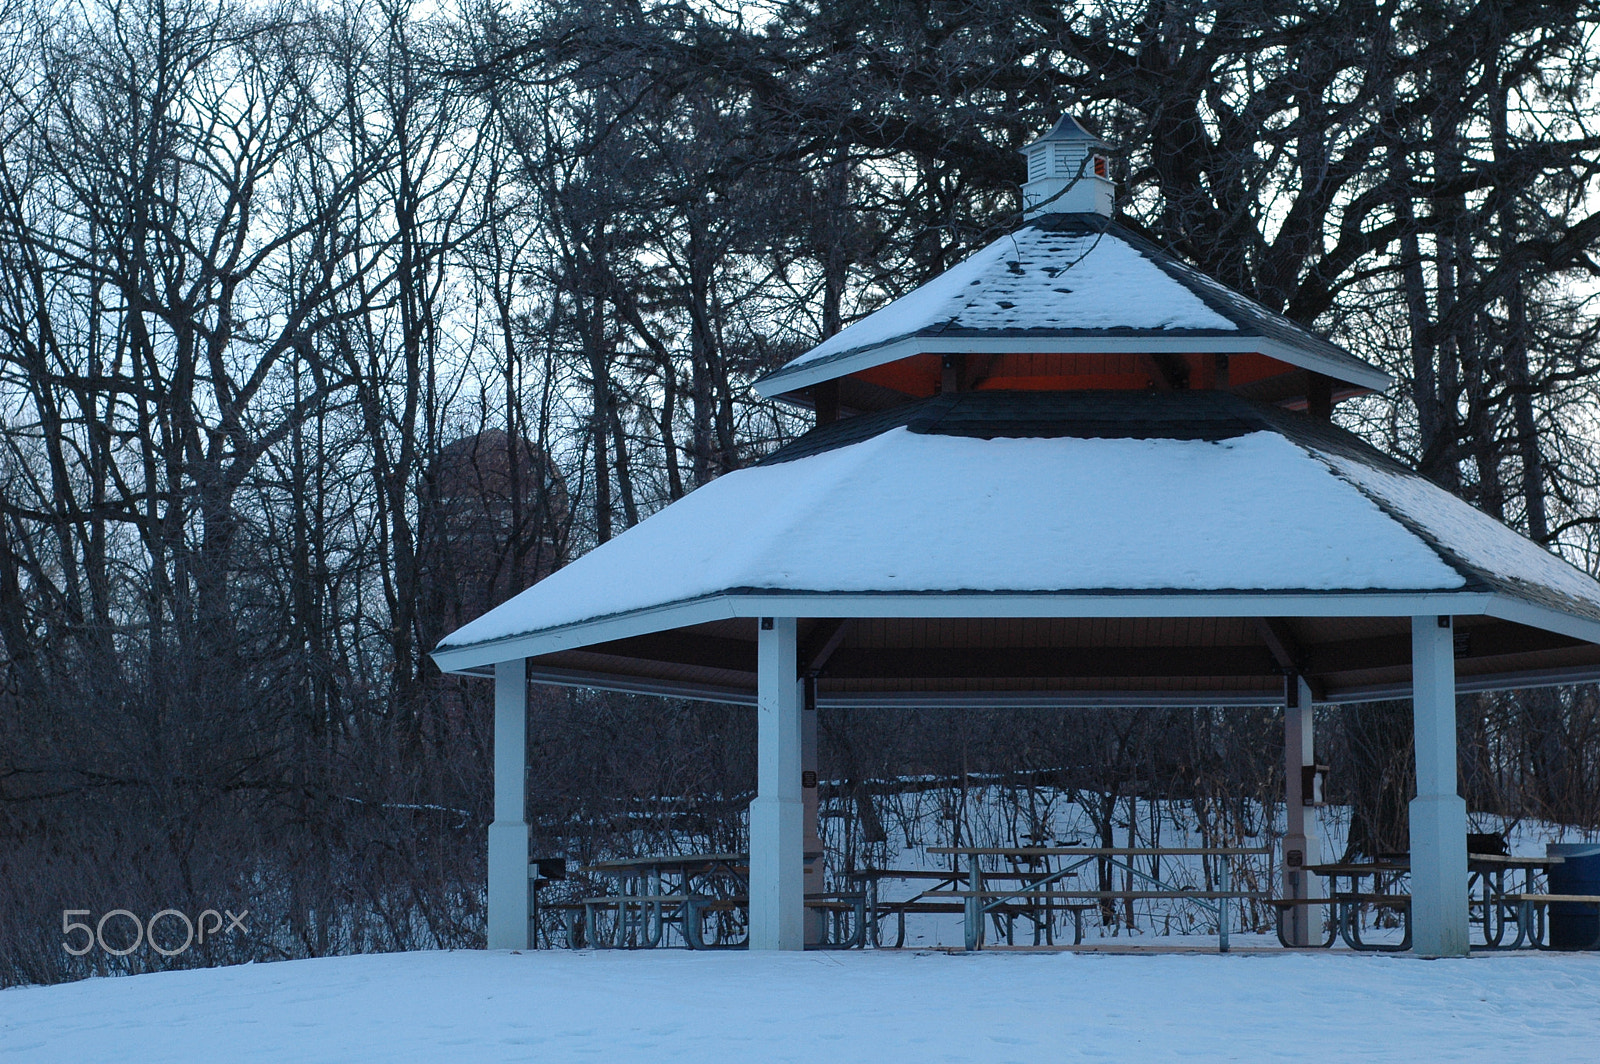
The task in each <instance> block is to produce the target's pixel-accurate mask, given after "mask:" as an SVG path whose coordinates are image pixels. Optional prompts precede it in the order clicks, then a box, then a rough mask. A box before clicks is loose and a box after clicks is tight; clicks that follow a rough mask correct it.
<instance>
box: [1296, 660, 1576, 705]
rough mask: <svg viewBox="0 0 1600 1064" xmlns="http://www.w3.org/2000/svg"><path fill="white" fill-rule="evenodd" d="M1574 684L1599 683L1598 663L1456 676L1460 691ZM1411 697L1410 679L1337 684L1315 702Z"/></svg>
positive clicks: (1468, 692)
mask: <svg viewBox="0 0 1600 1064" xmlns="http://www.w3.org/2000/svg"><path fill="white" fill-rule="evenodd" d="M1576 683H1600V665H1573V666H1565V667H1560V668H1554V669H1524V670H1522V671H1520V672H1499V673H1490V674H1489V675H1487V676H1460V675H1458V676H1457V677H1456V691H1457V693H1459V694H1477V693H1479V692H1483V691H1518V690H1527V689H1529V688H1534V687H1567V686H1570V685H1572V684H1576ZM1410 697H1411V681H1409V680H1402V681H1400V682H1398V683H1383V684H1362V685H1358V686H1355V687H1336V688H1332V689H1330V690H1326V691H1324V692H1323V697H1322V698H1319V699H1318V700H1317V701H1318V702H1323V703H1329V704H1333V703H1340V704H1343V703H1348V702H1384V701H1389V700H1391V699H1397V698H1410Z"/></svg>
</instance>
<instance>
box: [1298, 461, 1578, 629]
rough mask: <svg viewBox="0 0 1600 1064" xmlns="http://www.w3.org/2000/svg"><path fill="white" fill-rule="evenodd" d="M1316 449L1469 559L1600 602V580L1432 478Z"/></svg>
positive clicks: (1485, 567) (1492, 569)
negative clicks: (1457, 496) (1374, 465)
mask: <svg viewBox="0 0 1600 1064" xmlns="http://www.w3.org/2000/svg"><path fill="white" fill-rule="evenodd" d="M1316 453H1317V454H1318V455H1319V456H1320V457H1321V458H1322V459H1323V461H1325V462H1327V463H1328V464H1329V465H1330V466H1332V467H1333V468H1334V469H1335V470H1337V471H1338V473H1339V475H1340V476H1342V477H1344V478H1345V479H1347V480H1349V481H1351V482H1352V483H1354V484H1358V485H1360V486H1361V487H1362V488H1363V489H1364V490H1366V491H1368V492H1370V493H1371V494H1372V495H1374V496H1376V497H1377V498H1379V499H1381V500H1382V501H1383V502H1385V503H1387V504H1389V505H1390V506H1392V507H1393V508H1394V509H1396V510H1397V511H1399V512H1401V513H1403V514H1405V515H1406V516H1407V517H1408V518H1410V519H1411V520H1413V521H1415V522H1416V523H1417V524H1418V525H1419V526H1421V527H1422V528H1423V530H1425V531H1426V532H1427V533H1429V534H1430V535H1432V536H1434V537H1435V538H1436V539H1438V540H1439V542H1441V543H1442V544H1444V545H1445V546H1446V547H1448V548H1449V549H1451V550H1453V551H1454V552H1455V553H1456V554H1457V555H1458V556H1459V557H1460V558H1461V560H1462V561H1464V562H1466V563H1467V564H1469V565H1472V566H1476V567H1477V568H1479V569H1482V570H1483V571H1485V572H1488V573H1492V574H1494V575H1496V576H1500V577H1503V578H1505V579H1508V580H1513V581H1519V582H1522V583H1526V584H1531V585H1534V586H1535V587H1544V588H1549V589H1550V590H1552V591H1557V592H1560V593H1561V594H1563V595H1567V596H1569V597H1571V598H1574V599H1577V600H1578V601H1580V602H1587V603H1590V604H1592V605H1595V606H1600V583H1597V582H1596V581H1595V579H1594V578H1593V577H1592V576H1590V575H1589V574H1587V573H1585V572H1583V571H1582V570H1581V569H1578V568H1577V567H1576V566H1574V565H1572V564H1571V563H1569V562H1567V561H1566V560H1565V559H1563V558H1561V557H1559V556H1557V555H1555V554H1552V553H1550V552H1549V551H1547V550H1545V549H1544V548H1542V547H1540V546H1539V545H1538V544H1537V543H1534V542H1533V541H1532V540H1530V539H1527V538H1526V537H1524V536H1521V535H1519V534H1518V533H1516V532H1514V531H1512V530H1511V529H1509V528H1507V527H1506V526H1505V525H1503V524H1501V523H1500V522H1499V521H1496V520H1495V519H1494V518H1492V517H1490V516H1489V515H1488V514H1486V513H1484V512H1483V511H1481V510H1479V509H1477V508H1476V507H1473V506H1470V505H1468V504H1467V503H1465V502H1463V501H1461V500H1460V499H1458V498H1456V497H1455V496H1454V495H1452V494H1450V493H1449V492H1448V491H1445V490H1444V489H1443V488H1441V487H1439V486H1438V485H1437V484H1434V483H1433V482H1432V481H1430V480H1428V479H1426V478H1424V477H1422V476H1419V475H1416V474H1401V473H1396V472H1392V471H1390V470H1386V469H1379V468H1376V467H1373V466H1370V465H1366V464H1363V463H1361V462H1357V461H1353V460H1351V459H1348V458H1341V457H1340V456H1338V455H1336V454H1329V453H1325V452H1322V451H1318V452H1316Z"/></svg>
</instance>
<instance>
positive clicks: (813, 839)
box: [800, 676, 827, 946]
mask: <svg viewBox="0 0 1600 1064" xmlns="http://www.w3.org/2000/svg"><path fill="white" fill-rule="evenodd" d="M801 691H802V698H803V700H802V702H801V703H800V707H801V708H800V800H801V805H802V808H803V809H804V820H803V829H802V833H803V836H804V841H803V843H802V846H803V849H804V850H805V855H806V856H805V862H806V871H805V877H804V888H803V889H804V892H805V893H806V894H820V893H822V889H823V883H824V875H823V871H824V867H825V861H824V855H823V845H822V834H821V832H819V831H818V830H817V828H818V818H817V797H818V794H817V680H816V677H814V676H810V677H807V678H806V679H805V680H803V681H802V687H801ZM805 920H806V934H805V938H806V945H808V946H815V945H820V944H821V943H822V941H823V939H824V937H825V935H824V932H825V931H826V928H827V914H826V913H825V912H822V911H820V910H815V909H807V910H806V914H805Z"/></svg>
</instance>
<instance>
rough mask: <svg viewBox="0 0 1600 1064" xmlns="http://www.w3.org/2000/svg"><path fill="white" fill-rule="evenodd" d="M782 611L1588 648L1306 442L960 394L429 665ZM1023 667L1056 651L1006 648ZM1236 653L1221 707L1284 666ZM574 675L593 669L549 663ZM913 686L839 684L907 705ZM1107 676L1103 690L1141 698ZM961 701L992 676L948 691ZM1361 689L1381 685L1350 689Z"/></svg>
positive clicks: (1220, 418) (1130, 404) (1572, 588)
mask: <svg viewBox="0 0 1600 1064" xmlns="http://www.w3.org/2000/svg"><path fill="white" fill-rule="evenodd" d="M735 600H738V601H739V602H740V603H742V605H738V604H732V603H734V602H735ZM780 600H782V602H783V603H787V605H782V606H781V608H783V609H786V610H789V611H790V615H794V616H802V617H818V618H825V617H845V616H851V617H856V618H868V617H873V616H878V617H902V618H906V617H916V616H919V615H921V616H926V617H943V618H956V617H963V616H965V617H990V618H994V617H996V616H997V611H999V612H998V615H999V616H1003V615H1004V612H1005V611H1008V610H1009V611H1014V612H1015V611H1020V612H1019V613H1018V615H1019V616H1030V617H1035V618H1037V617H1049V616H1058V617H1067V616H1079V617H1083V616H1094V615H1095V614H1094V613H1092V612H1091V613H1085V612H1084V611H1086V610H1088V611H1100V612H1102V613H1105V614H1106V615H1113V614H1115V615H1121V616H1124V617H1126V616H1129V615H1130V612H1129V611H1134V612H1136V613H1137V612H1138V611H1143V612H1142V613H1140V614H1139V615H1144V616H1152V617H1154V616H1165V617H1169V618H1171V617H1176V616H1191V617H1193V616H1205V615H1210V616H1215V617H1227V616H1231V617H1240V616H1245V615H1247V614H1248V613H1249V612H1250V611H1255V614H1256V615H1257V616H1277V617H1289V618H1295V617H1311V616H1316V615H1318V614H1319V613H1328V614H1344V615H1347V616H1349V615H1354V614H1370V615H1371V616H1374V617H1377V616H1383V615H1389V616H1390V618H1391V622H1392V620H1393V618H1394V617H1395V616H1399V615H1402V614H1404V613H1406V612H1415V613H1429V612H1433V613H1452V614H1468V613H1494V612H1495V609H1498V610H1499V612H1498V614H1497V615H1498V616H1500V617H1501V619H1502V620H1503V621H1506V622H1520V621H1522V620H1527V619H1528V618H1529V617H1535V615H1537V617H1535V619H1532V620H1528V623H1529V624H1532V625H1533V626H1534V627H1545V628H1550V629H1552V630H1554V631H1558V632H1563V633H1564V635H1565V636H1566V637H1569V638H1572V639H1577V638H1579V637H1582V638H1583V639H1587V638H1589V635H1590V634H1591V633H1594V634H1600V584H1597V583H1596V582H1595V581H1594V580H1593V579H1592V578H1591V577H1589V576H1588V575H1587V574H1585V573H1582V572H1580V571H1579V570H1577V569H1576V568H1574V567H1572V566H1571V565H1569V564H1568V563H1566V562H1565V561H1563V560H1562V559H1560V558H1558V557H1556V556H1555V555H1552V554H1550V553H1549V552H1547V551H1545V550H1543V549H1542V548H1540V547H1539V546H1537V545H1536V544H1534V543H1532V542H1530V541H1528V540H1526V539H1524V538H1523V537H1521V536H1519V535H1518V534H1517V533H1515V532H1513V531H1512V530H1510V529H1509V528H1506V527H1505V526H1504V525H1502V524H1500V523H1499V522H1497V521H1495V520H1493V519H1492V518H1489V517H1488V516H1486V515H1484V514H1482V513H1481V512H1479V511H1477V510H1476V509H1474V508H1472V507H1471V506H1469V505H1467V504H1466V503H1464V502H1462V501H1461V500H1459V499H1457V498H1455V497H1454V496H1452V495H1450V494H1449V493H1448V492H1445V491H1443V490H1442V489H1440V488H1438V487H1436V486H1434V485H1433V484H1431V483H1430V482H1428V481H1427V480H1425V479H1423V478H1421V477H1419V476H1417V475H1416V474H1414V473H1412V472H1410V471H1408V470H1407V469H1405V467H1403V466H1401V465H1399V464H1398V463H1395V462H1394V461H1392V460H1390V459H1388V458H1386V457H1384V456H1383V455H1382V454H1380V453H1379V452H1377V451H1376V450H1374V449H1373V448H1372V447H1370V446H1369V445H1367V444H1366V443H1364V442H1363V441H1361V440H1360V439H1359V438H1357V437H1355V436H1353V435H1351V434H1350V433H1347V432H1344V431H1343V430H1340V429H1338V428H1335V427H1333V426H1331V425H1328V424H1326V423H1322V422H1318V421H1316V420H1314V419H1311V418H1307V417H1304V416H1301V415H1298V414H1294V413H1290V412H1287V411H1283V410H1281V409H1275V408H1272V407H1268V406H1264V405H1260V404H1255V403H1251V402H1248V401H1245V400H1243V399H1241V398H1239V397H1237V396H1231V395H1227V394H1224V393H1217V392H1185V393H1159V394H1145V393H1126V392H1123V393H1098V392H1085V393H1070V394H1062V393H1007V392H966V393H956V394H952V395H946V396H941V397H938V398H935V399H931V400H927V401H924V402H922V403H915V404H909V405H907V406H903V407H898V408H896V409H894V410H892V411H887V412H885V413H882V414H878V415H869V416H862V417H857V418H850V419H847V420H844V421H841V422H837V423H835V424H833V425H830V426H827V427H825V428H822V429H818V430H816V431H814V432H812V433H809V434H807V435H806V436H804V437H802V438H801V439H799V440H797V441H795V442H794V443H793V444H791V445H789V446H788V447H786V448H784V449H783V450H781V451H779V452H777V453H776V454H774V455H773V456H772V457H771V458H769V459H768V460H767V461H765V462H764V463H762V464H761V465H758V466H755V467H752V468H747V469H743V470H739V471H737V472H734V473H730V474H728V475H726V476H724V477H722V478H720V479H718V480H716V481H714V482H712V483H711V484H708V485H706V486H705V487H703V488H700V489H699V490H697V491H695V492H693V493H692V494H690V495H688V496H687V497H685V498H683V499H681V500H679V501H678V502H676V503H674V504H673V505H671V506H669V507H667V508H666V509H665V510H663V511H661V512H660V513H658V514H656V515H654V516H653V517H651V518H649V519H648V520H646V521H644V522H642V523H641V524H639V525H638V526H636V527H634V528H632V529H630V530H628V531H627V532H626V533H624V534H623V535H621V536H619V537H617V538H616V539H614V540H612V541H611V542H609V543H606V544H603V545H601V546H600V547H598V548H596V549H595V550H593V551H591V552H589V553H588V554H587V555H585V556H583V557H582V558H580V559H578V560H577V561H575V562H573V563H572V564H570V565H568V566H567V567H566V568H565V569H562V570H560V571H559V572H557V573H555V574H553V575H551V576H550V577H548V578H547V579H545V580H543V581H541V582H540V583H538V584H536V585H535V586H533V587H532V588H529V589H528V590H527V591H524V592H523V593H522V594H520V595H518V596H517V597H515V598H513V599H512V600H511V601H509V602H507V603H505V604H503V605H501V606H500V607H498V608H496V609H494V610H492V611H491V612H489V613H488V614H486V615H484V616H483V617H481V618H479V619H478V620H476V621H473V622H472V623H470V624H468V625H466V626H464V627H463V628H461V629H460V630H458V631H457V632H455V633H454V634H452V635H451V636H450V637H448V638H447V639H446V640H445V641H444V642H443V643H442V644H441V645H440V647H439V649H438V651H437V652H436V657H437V659H438V660H439V662H440V664H441V666H443V667H445V668H447V669H458V670H469V669H472V668H476V667H480V666H482V665H483V664H485V663H488V662H492V661H496V660H509V659H511V658H513V657H524V656H539V655H547V654H552V653H562V654H566V653H569V652H578V653H591V654H592V653H601V651H599V650H598V649H592V650H589V651H583V650H582V648H583V647H585V646H590V647H593V646H594V645H595V644H601V643H614V642H615V641H616V640H617V639H619V638H623V639H628V638H638V637H641V636H645V635H647V634H649V633H652V632H657V631H662V630H665V629H671V628H678V627H682V626H686V625H696V624H704V623H707V622H709V621H712V620H714V619H718V618H730V617H735V616H748V615H749V614H748V611H749V610H756V609H763V610H774V609H778V608H780V606H779V605H778V603H779V601H780ZM890 600H894V602H895V605H894V606H893V607H892V608H886V607H885V606H884V605H883V604H884V603H887V602H888V601H890ZM1069 600H1070V602H1069ZM1135 600H1136V601H1137V603H1139V605H1135ZM1490 600H1493V602H1495V603H1499V604H1501V605H1502V606H1505V607H1506V608H1505V609H1500V608H1499V607H1495V609H1490V608H1489V607H1488V606H1486V605H1485V603H1489V602H1490ZM846 601H849V602H850V603H851V605H850V606H849V607H848V608H845V606H844V605H843V604H844V603H845V602H846ZM874 603H877V605H875V604H874ZM1469 603H1472V604H1469ZM1119 604H1120V605H1119ZM1512 607H1516V608H1517V609H1521V610H1523V611H1525V615H1524V614H1516V615H1514V611H1512V612H1508V610H1511V608H1512ZM919 611H920V613H919ZM1527 611H1532V612H1531V613H1528V612H1527ZM1537 618H1544V620H1540V619H1537ZM1370 637H1371V638H1376V636H1375V635H1373V636H1370ZM752 638H753V637H752ZM1352 638H1358V637H1352ZM1359 638H1369V636H1368V635H1362V636H1359ZM1483 638H1487V636H1484V637H1483ZM1496 638H1497V639H1498V637H1496ZM1512 642H1513V643H1515V640H1513V641H1512ZM751 645H752V646H753V643H752V644H751ZM1065 645H1070V644H1061V645H1060V646H1065ZM1198 645H1207V644H1206V643H1205V642H1202V643H1201V644H1198ZM1216 645H1218V646H1243V645H1245V644H1242V643H1237V642H1233V641H1228V640H1224V641H1223V642H1222V643H1218V644H1216ZM1496 645H1499V644H1496ZM1516 645H1518V646H1521V645H1522V644H1516ZM1030 647H1032V648H1033V651H1030V652H1036V654H1037V653H1045V652H1046V651H1047V650H1048V649H1049V648H1051V647H1057V649H1059V646H1058V644H1055V643H1051V642H1044V643H1032V642H1028V641H1026V640H1025V641H1023V642H1021V643H1018V644H1016V648H1018V649H1020V650H1023V651H1027V650H1028V648H1030ZM913 649H914V648H913ZM1569 649H1570V647H1566V646H1554V647H1550V646H1545V647H1540V648H1538V652H1539V653H1550V652H1553V653H1557V655H1558V657H1559V656H1560V654H1561V653H1564V652H1565V651H1567V650H1569ZM1518 652H1519V653H1520V652H1521V651H1518ZM1530 652H1531V651H1530ZM1252 653H1254V654H1255V657H1254V658H1253V659H1251V660H1250V661H1247V662H1245V664H1244V665H1236V666H1230V668H1233V669H1235V670H1237V669H1238V668H1244V669H1245V672H1243V673H1239V674H1238V677H1244V676H1249V677H1253V679H1251V680H1249V681H1248V682H1247V683H1246V682H1245V681H1243V680H1242V679H1239V678H1238V677H1236V680H1234V681H1229V683H1228V684H1223V685H1222V687H1228V686H1230V685H1232V686H1238V685H1239V684H1240V683H1244V687H1245V688H1246V689H1252V690H1254V689H1260V688H1261V684H1263V683H1265V684H1267V686H1268V687H1270V686H1271V683H1272V680H1271V677H1272V675H1273V670H1274V669H1279V670H1281V669H1282V668H1283V667H1284V666H1283V665H1282V663H1281V662H1279V663H1276V664H1273V665H1272V666H1271V667H1270V668H1268V669H1266V670H1265V671H1262V670H1260V669H1258V668H1257V666H1258V665H1259V664H1260V663H1261V661H1262V660H1263V659H1261V656H1260V653H1259V645H1258V646H1257V650H1256V651H1255V652H1252ZM1493 656H1496V657H1502V656H1504V655H1502V654H1500V653H1499V652H1498V651H1497V652H1496V654H1495V655H1493ZM1024 657H1026V655H1024ZM1567 657H1571V654H1567ZM1018 660H1022V659H1018ZM1054 660H1055V661H1056V663H1055V664H1053V665H1050V666H1048V669H1052V670H1054V672H1052V673H1051V675H1048V676H1046V675H1040V674H1039V673H1038V671H1037V670H1038V669H1039V668H1046V666H1043V665H1037V664H1036V665H1035V666H1033V668H1034V672H1033V673H1032V674H1028V675H1021V676H1013V677H1011V679H1012V680H1018V681H1026V682H1025V683H1023V684H1022V687H1024V688H1030V689H1036V690H1042V689H1046V688H1048V689H1055V688H1057V687H1060V686H1061V684H1060V682H1059V681H1062V680H1065V679H1070V678H1072V677H1074V676H1076V677H1078V680H1074V681H1073V682H1074V683H1078V682H1079V681H1082V680H1087V679H1092V677H1086V676H1085V675H1084V674H1083V673H1082V671H1081V670H1079V669H1076V668H1069V667H1068V665H1069V664H1070V662H1071V661H1072V660H1074V659H1072V658H1071V657H1070V656H1068V657H1060V656H1059V655H1058V656H1057V658H1056V659H1054ZM1174 660H1176V659H1174ZM1184 660H1188V659H1184ZM546 664H547V665H549V666H550V667H552V668H555V667H557V666H556V664H555V663H554V662H551V661H547V662H546ZM1502 664H1508V665H1509V664H1513V663H1509V662H1507V663H1502ZM1515 664H1516V665H1517V668H1519V669H1521V668H1523V666H1526V667H1527V668H1535V669H1536V668H1544V667H1545V666H1546V665H1550V666H1551V667H1554V666H1555V665H1564V664H1570V662H1566V661H1565V659H1563V661H1560V662H1543V661H1542V659H1541V662H1521V663H1515ZM590 665H592V666H593V667H594V668H596V669H602V666H603V663H602V662H599V661H594V662H591V663H590ZM569 666H570V667H572V668H576V669H579V671H582V670H583V669H585V668H588V667H589V666H581V665H579V664H578V663H577V662H575V661H568V662H567V663H566V664H565V665H561V666H559V667H561V668H566V667H569ZM609 667H610V666H604V668H609ZM702 667H706V666H703V665H702V666H696V668H702ZM1199 667H1200V664H1199V662H1198V660H1195V661H1193V662H1191V664H1190V665H1188V666H1185V668H1188V669H1190V670H1191V674H1190V675H1189V677H1188V679H1184V678H1183V677H1181V676H1179V675H1178V672H1182V671H1183V670H1181V669H1178V667H1177V666H1176V665H1170V664H1169V665H1167V666H1164V667H1163V670H1158V671H1162V673H1163V677H1164V678H1163V679H1162V683H1163V684H1167V685H1169V686H1170V685H1172V684H1174V683H1180V681H1181V682H1182V683H1187V684H1188V687H1189V688H1190V689H1197V688H1195V684H1196V683H1200V685H1201V686H1206V684H1205V683H1201V680H1202V679H1203V678H1204V677H1205V676H1207V675H1210V674H1209V673H1193V672H1192V670H1193V669H1194V668H1199ZM1175 669H1177V670H1178V671H1177V672H1175V671H1174V670H1175ZM602 671H604V670H603V669H602ZM624 671H626V670H624ZM733 671H734V672H738V671H740V670H737V669H735V670H733ZM1001 671H1002V672H1004V671H1006V670H1004V669H1002V670H1001ZM1134 671H1135V672H1137V670H1134ZM1225 671H1226V670H1225ZM915 672H916V670H915V669H910V670H909V672H907V673H906V674H905V675H896V676H892V677H878V678H877V679H876V680H872V678H870V677H865V676H863V677H856V678H854V680H852V682H857V681H859V682H860V683H868V681H869V680H870V681H871V682H879V681H882V682H883V683H887V684H888V685H889V687H890V688H893V689H897V690H901V689H903V690H913V689H915V688H916V683H915V682H914V681H915V679H916V677H915V676H914V675H912V674H913V673H915ZM596 675H598V673H596ZM928 678H929V677H927V676H924V677H923V679H928ZM706 679H707V678H706V677H705V676H704V675H702V676H701V677H700V679H699V680H697V681H696V682H702V684H703V682H704V681H706ZM725 679H728V680H730V682H731V681H732V677H726V678H725ZM834 679H835V681H836V682H843V679H842V678H841V677H835V678H834ZM1103 679H1104V680H1105V684H1102V685H1101V686H1106V685H1110V686H1114V687H1117V688H1118V689H1123V688H1126V685H1127V682H1128V681H1130V680H1137V679H1139V677H1138V676H1129V675H1119V676H1117V677H1111V676H1106V677H1104V678H1103ZM956 680H961V678H959V677H943V678H942V679H941V680H940V682H942V683H947V685H948V683H950V682H955V681H956ZM968 680H971V681H973V682H978V683H979V685H980V686H982V685H983V684H984V683H988V684H989V685H990V686H994V684H995V682H997V681H998V680H999V677H997V676H990V677H987V678H984V677H967V678H966V679H965V680H962V682H961V683H958V684H957V686H963V685H966V686H969V687H970V684H969V683H967V681H968ZM1113 680H1115V683H1112V681H1113ZM1191 681H1193V682H1191ZM1380 682H1389V681H1388V680H1385V679H1383V678H1382V677H1367V678H1366V679H1365V680H1363V681H1362V683H1363V684H1364V685H1366V686H1371V685H1372V684H1374V683H1380ZM1182 683H1180V686H1182ZM741 684H742V681H740V683H735V684H734V687H739V686H740V685H741ZM1041 685H1042V686H1041ZM1251 685H1254V687H1253V688H1252V686H1251ZM712 686H715V685H714V684H713V685H712ZM869 686H870V684H869ZM880 686H881V684H880ZM1089 686H1094V684H1093V683H1091V684H1089ZM1210 687H1217V685H1216V684H1215V683H1210ZM1219 689H1220V688H1219Z"/></svg>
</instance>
